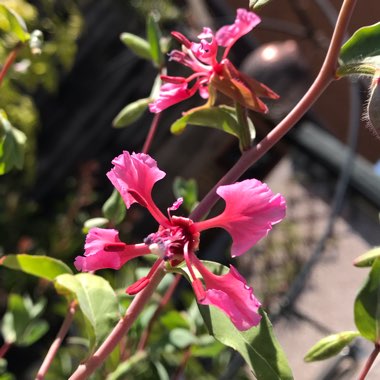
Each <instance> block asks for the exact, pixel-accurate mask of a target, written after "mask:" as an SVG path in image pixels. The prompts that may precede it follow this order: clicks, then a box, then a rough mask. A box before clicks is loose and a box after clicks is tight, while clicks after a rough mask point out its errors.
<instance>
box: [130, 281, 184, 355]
mask: <svg viewBox="0 0 380 380" xmlns="http://www.w3.org/2000/svg"><path fill="white" fill-rule="evenodd" d="M181 277H182V276H181V275H180V274H176V275H175V277H174V280H173V282H172V283H171V284H170V286H169V288H168V289H167V290H166V292H165V294H164V296H163V297H162V299H161V302H160V303H159V305H158V306H157V309H156V310H155V312H154V314H153V315H152V318H151V319H150V321H149V324H148V326H147V328H146V329H145V330H144V331H143V333H142V335H141V338H140V341H139V344H138V346H137V350H138V351H142V350H144V348H145V347H146V344H147V342H148V338H149V335H150V333H151V331H152V328H153V325H154V323H155V322H156V319H157V318H158V316H159V315H160V313H161V311H162V309H163V308H164V307H165V306H166V304H167V303H168V302H169V300H170V298H171V297H172V295H173V293H174V291H175V289H176V287H177V285H178V284H179V282H180V280H181Z"/></svg>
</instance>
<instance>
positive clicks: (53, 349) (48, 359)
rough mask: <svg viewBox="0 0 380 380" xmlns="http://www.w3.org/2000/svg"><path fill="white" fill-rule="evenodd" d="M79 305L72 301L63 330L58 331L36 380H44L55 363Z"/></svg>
mask: <svg viewBox="0 0 380 380" xmlns="http://www.w3.org/2000/svg"><path fill="white" fill-rule="evenodd" d="M77 306H78V303H77V301H72V302H70V304H69V307H68V309H67V313H66V317H65V319H64V321H63V323H62V326H61V328H60V329H59V331H58V334H57V336H56V338H55V340H54V341H53V343H52V345H51V346H50V348H49V351H48V353H47V355H46V356H45V359H44V361H43V362H42V364H41V367H40V369H39V370H38V373H37V376H36V380H43V379H44V378H45V376H46V373H47V371H48V369H49V367H50V365H51V363H52V362H53V359H54V358H55V355H57V352H58V349H59V347H60V346H61V344H62V342H63V339H64V338H65V336H66V335H67V332H68V331H69V329H70V326H71V324H72V322H73V319H74V315H75V312H76V310H77Z"/></svg>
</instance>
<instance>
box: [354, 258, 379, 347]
mask: <svg viewBox="0 0 380 380" xmlns="http://www.w3.org/2000/svg"><path fill="white" fill-rule="evenodd" d="M354 316H355V324H356V327H357V329H358V330H359V332H360V334H361V335H362V336H363V337H364V338H366V339H368V340H369V341H371V342H375V343H376V342H378V341H379V338H380V259H376V260H375V262H374V263H373V265H372V269H371V272H370V273H369V275H368V277H367V279H366V281H365V283H364V285H363V287H362V288H361V289H360V291H359V293H358V295H357V297H356V299H355V304H354Z"/></svg>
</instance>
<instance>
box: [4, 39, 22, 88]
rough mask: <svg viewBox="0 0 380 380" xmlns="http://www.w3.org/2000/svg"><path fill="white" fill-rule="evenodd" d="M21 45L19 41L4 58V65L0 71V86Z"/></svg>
mask: <svg viewBox="0 0 380 380" xmlns="http://www.w3.org/2000/svg"><path fill="white" fill-rule="evenodd" d="M21 46H22V43H21V42H20V43H18V44H17V45H16V46H15V47H14V48H13V49H12V50H11V51H10V52H9V54H8V56H7V58H6V60H5V63H4V65H3V67H2V68H1V71H0V86H1V84H2V82H3V79H4V77H5V76H6V75H7V72H8V70H9V69H10V67H11V66H12V65H13V63H14V61H15V59H16V57H17V53H18V51H19V50H20V48H21Z"/></svg>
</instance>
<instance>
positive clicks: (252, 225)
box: [197, 179, 285, 257]
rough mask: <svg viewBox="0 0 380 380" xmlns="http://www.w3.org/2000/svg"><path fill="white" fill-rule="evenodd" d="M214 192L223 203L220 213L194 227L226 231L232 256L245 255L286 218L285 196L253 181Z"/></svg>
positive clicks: (221, 188) (235, 184)
mask: <svg viewBox="0 0 380 380" xmlns="http://www.w3.org/2000/svg"><path fill="white" fill-rule="evenodd" d="M216 192H217V193H218V195H220V196H221V197H222V198H223V199H224V200H225V202H226V207H225V209H224V211H223V213H222V214H220V215H218V216H217V217H215V218H213V219H208V220H205V221H203V222H199V223H198V224H197V226H198V230H199V231H202V230H204V229H208V228H213V227H221V228H224V229H225V230H226V231H228V233H229V234H230V235H231V237H232V239H233V243H232V248H231V254H232V257H235V256H240V255H242V254H243V253H245V252H246V251H247V250H248V249H249V248H251V247H252V246H253V245H255V244H256V243H257V242H258V241H259V240H260V239H261V238H263V237H264V236H266V235H267V234H268V232H269V231H270V230H271V229H272V226H273V225H274V224H276V223H278V222H280V221H281V220H282V219H283V218H284V217H285V199H284V197H283V196H282V195H280V194H276V195H274V194H273V193H272V191H271V190H270V189H269V187H268V186H267V185H266V184H265V183H261V182H260V181H258V180H256V179H247V180H245V181H242V182H236V183H234V184H232V185H227V186H220V187H219V188H218V189H217V191H216Z"/></svg>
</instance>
